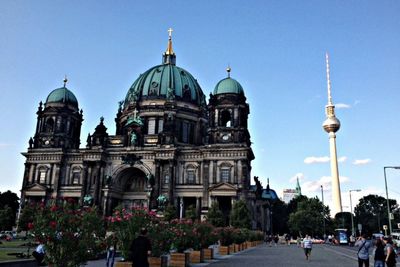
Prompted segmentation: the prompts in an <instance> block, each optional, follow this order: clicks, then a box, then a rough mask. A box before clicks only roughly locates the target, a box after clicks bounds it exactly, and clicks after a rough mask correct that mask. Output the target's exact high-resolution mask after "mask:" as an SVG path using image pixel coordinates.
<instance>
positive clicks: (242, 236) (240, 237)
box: [232, 228, 247, 244]
mask: <svg viewBox="0 0 400 267" xmlns="http://www.w3.org/2000/svg"><path fill="white" fill-rule="evenodd" d="M245 230H247V229H238V228H235V229H234V230H233V235H232V240H233V243H235V244H241V243H243V242H244V241H246V231H245Z"/></svg>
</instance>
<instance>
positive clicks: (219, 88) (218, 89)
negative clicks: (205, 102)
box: [214, 77, 244, 95]
mask: <svg viewBox="0 0 400 267" xmlns="http://www.w3.org/2000/svg"><path fill="white" fill-rule="evenodd" d="M217 94H244V91H243V87H242V86H241V85H240V83H239V82H238V81H236V80H235V79H232V78H231V77H228V78H225V79H223V80H221V81H219V82H218V83H217V85H216V86H215V89H214V95H217Z"/></svg>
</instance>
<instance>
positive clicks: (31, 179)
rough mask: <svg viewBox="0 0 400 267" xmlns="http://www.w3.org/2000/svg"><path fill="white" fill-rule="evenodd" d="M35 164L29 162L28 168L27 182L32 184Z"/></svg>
mask: <svg viewBox="0 0 400 267" xmlns="http://www.w3.org/2000/svg"><path fill="white" fill-rule="evenodd" d="M35 168H36V166H35V164H31V166H30V168H29V183H30V184H33V183H34V182H35Z"/></svg>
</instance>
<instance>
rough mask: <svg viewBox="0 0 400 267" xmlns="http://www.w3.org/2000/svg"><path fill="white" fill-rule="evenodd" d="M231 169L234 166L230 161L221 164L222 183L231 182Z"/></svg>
mask: <svg viewBox="0 0 400 267" xmlns="http://www.w3.org/2000/svg"><path fill="white" fill-rule="evenodd" d="M231 169H232V166H231V165H230V164H229V163H222V164H221V165H220V169H219V173H220V181H221V183H230V182H231Z"/></svg>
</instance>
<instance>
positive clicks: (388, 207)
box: [383, 166, 400, 234]
mask: <svg viewBox="0 0 400 267" xmlns="http://www.w3.org/2000/svg"><path fill="white" fill-rule="evenodd" d="M386 169H396V170H400V167H399V166H386V167H383V175H384V177H385V189H386V204H387V212H388V220H389V232H390V234H392V221H391V220H392V216H391V213H390V206H389V194H388V189H387V181H386Z"/></svg>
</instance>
